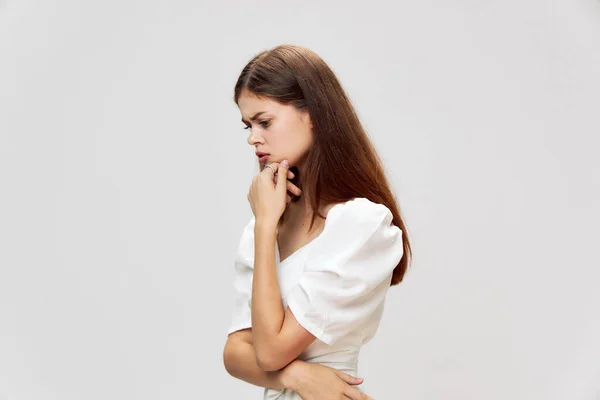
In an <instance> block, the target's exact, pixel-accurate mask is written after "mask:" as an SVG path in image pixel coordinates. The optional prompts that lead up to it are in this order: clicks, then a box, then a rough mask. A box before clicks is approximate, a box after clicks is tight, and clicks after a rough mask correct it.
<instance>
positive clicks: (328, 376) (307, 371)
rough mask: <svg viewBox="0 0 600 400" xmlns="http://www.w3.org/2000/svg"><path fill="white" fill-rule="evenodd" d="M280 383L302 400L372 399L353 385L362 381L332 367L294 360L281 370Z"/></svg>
mask: <svg viewBox="0 0 600 400" xmlns="http://www.w3.org/2000/svg"><path fill="white" fill-rule="evenodd" d="M281 380H282V383H283V384H284V386H285V387H288V388H290V389H291V390H293V391H295V392H296V393H298V395H299V396H300V397H301V398H302V399H304V400H338V399H352V400H373V399H372V398H371V397H369V396H368V395H367V394H366V393H363V392H361V391H360V390H358V389H356V388H355V387H353V385H360V384H361V383H362V382H363V379H362V378H355V377H353V376H351V375H348V374H346V373H344V372H341V371H338V370H336V369H334V368H331V367H327V366H325V365H322V364H318V363H309V362H305V361H301V360H294V361H292V362H291V363H290V364H289V365H288V366H286V367H285V368H284V369H283V370H282V376H281Z"/></svg>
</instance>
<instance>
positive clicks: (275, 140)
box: [238, 90, 312, 170]
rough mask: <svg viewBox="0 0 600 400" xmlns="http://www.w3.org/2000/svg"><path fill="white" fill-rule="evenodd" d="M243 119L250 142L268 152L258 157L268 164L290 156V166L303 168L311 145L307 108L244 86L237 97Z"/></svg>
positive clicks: (256, 147) (310, 126)
mask: <svg viewBox="0 0 600 400" xmlns="http://www.w3.org/2000/svg"><path fill="white" fill-rule="evenodd" d="M238 107H239V109H240V112H241V114H242V122H243V123H244V125H246V129H247V130H248V131H249V133H250V134H249V136H248V144H249V145H251V146H253V147H254V151H255V152H262V153H266V154H269V156H268V157H267V158H266V159H262V161H260V160H259V157H257V160H259V163H260V167H261V170H262V168H264V165H265V164H269V163H272V162H277V163H279V162H281V161H283V160H288V162H289V166H290V167H293V166H295V167H297V168H300V167H301V164H302V162H303V161H304V156H305V155H306V153H307V152H308V150H309V149H310V146H311V145H312V124H311V121H310V116H309V115H308V112H307V111H300V110H298V109H297V108H296V107H294V106H292V105H283V104H280V103H278V102H276V101H274V100H271V99H268V98H265V97H256V96H255V95H253V94H252V93H250V92H248V91H246V90H244V91H242V93H241V95H240V97H239V99H238Z"/></svg>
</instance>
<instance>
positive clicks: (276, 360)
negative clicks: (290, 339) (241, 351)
mask: <svg viewBox="0 0 600 400" xmlns="http://www.w3.org/2000/svg"><path fill="white" fill-rule="evenodd" d="M292 361H293V360H289V361H287V360H286V359H285V357H284V354H283V353H281V352H277V351H273V350H270V349H269V350H266V351H258V350H257V351H256V364H257V365H258V367H259V368H260V369H261V370H263V371H265V372H273V371H279V370H280V369H282V368H283V367H285V366H286V365H288V364H289V363H290V362H292Z"/></svg>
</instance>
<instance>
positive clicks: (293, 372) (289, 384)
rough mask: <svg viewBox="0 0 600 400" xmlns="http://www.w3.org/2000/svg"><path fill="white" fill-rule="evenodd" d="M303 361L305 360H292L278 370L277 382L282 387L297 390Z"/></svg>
mask: <svg viewBox="0 0 600 400" xmlns="http://www.w3.org/2000/svg"><path fill="white" fill-rule="evenodd" d="M305 363H306V362H305V361H302V360H294V361H292V362H291V363H289V364H288V365H287V366H286V367H285V368H283V369H282V370H281V371H280V373H279V382H280V383H281V384H282V385H283V387H285V388H286V389H290V390H293V391H298V383H299V382H300V378H301V376H302V371H303V366H304V364H305Z"/></svg>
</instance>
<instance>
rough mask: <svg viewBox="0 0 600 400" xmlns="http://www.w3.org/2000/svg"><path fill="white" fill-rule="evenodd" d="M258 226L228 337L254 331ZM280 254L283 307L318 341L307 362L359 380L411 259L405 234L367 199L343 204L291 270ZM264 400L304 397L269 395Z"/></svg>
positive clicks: (248, 236)
mask: <svg viewBox="0 0 600 400" xmlns="http://www.w3.org/2000/svg"><path fill="white" fill-rule="evenodd" d="M254 222H255V221H254V218H252V219H251V220H250V222H249V223H248V224H247V225H246V227H245V229H244V231H243V233H242V236H241V239H240V244H239V247H238V253H237V256H236V259H235V276H234V287H235V290H236V302H235V308H234V312H233V317H232V320H231V324H230V326H229V330H228V333H232V332H235V331H237V330H240V329H245V328H251V327H252V323H251V314H250V310H251V295H252V274H253V267H254ZM275 253H276V261H277V275H278V281H279V286H280V291H281V293H282V302H283V305H284V307H288V306H289V307H290V310H291V311H292V312H293V314H294V317H295V318H296V319H297V320H298V322H299V323H300V325H302V326H303V327H304V328H305V329H306V330H308V331H309V332H311V333H312V334H313V335H315V337H316V338H317V340H315V341H314V342H313V343H312V344H311V345H309V346H308V347H307V348H306V350H305V351H304V352H303V353H302V354H301V355H300V356H299V358H300V359H302V360H305V361H309V362H319V363H322V364H325V365H328V366H331V367H333V368H336V369H339V370H342V371H344V372H346V373H349V374H352V375H356V374H357V363H358V353H359V351H360V347H361V346H362V345H363V344H365V343H367V342H368V341H369V340H371V338H372V337H373V336H374V335H375V333H376V331H377V328H378V326H379V322H380V320H381V315H382V312H383V308H384V303H385V295H386V293H387V290H388V289H389V287H390V282H391V279H392V272H393V269H394V268H395V267H396V265H398V263H399V262H400V259H401V258H402V255H403V247H402V231H401V230H400V228H398V227H397V226H395V225H393V224H392V213H391V212H390V210H389V209H388V208H387V207H386V206H384V205H382V204H377V203H374V202H372V201H370V200H368V199H366V198H362V197H358V198H355V199H353V200H349V201H347V202H345V203H341V204H336V205H335V206H333V207H332V208H331V209H330V210H329V213H328V214H327V218H326V220H325V226H324V228H323V231H322V232H321V234H320V235H319V236H318V237H317V238H315V239H313V240H312V241H311V242H309V243H308V244H306V245H305V246H303V247H301V248H300V249H298V250H297V251H296V252H294V253H293V254H291V255H290V256H289V257H287V258H286V259H285V260H283V262H280V257H279V251H278V246H277V244H276V245H275ZM359 388H360V387H359ZM264 399H279V400H282V399H285V400H292V399H300V397H299V396H298V395H297V394H296V393H294V392H292V391H289V390H273V389H265V393H264Z"/></svg>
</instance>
